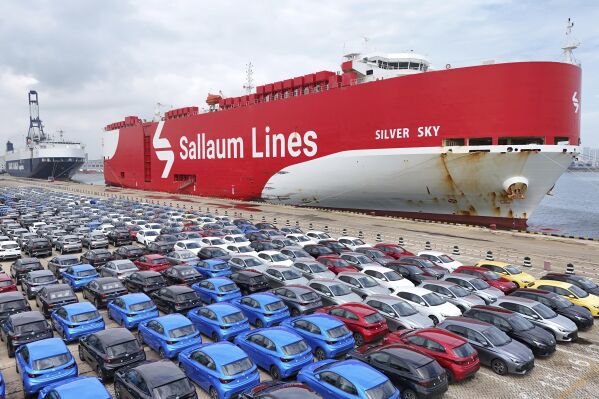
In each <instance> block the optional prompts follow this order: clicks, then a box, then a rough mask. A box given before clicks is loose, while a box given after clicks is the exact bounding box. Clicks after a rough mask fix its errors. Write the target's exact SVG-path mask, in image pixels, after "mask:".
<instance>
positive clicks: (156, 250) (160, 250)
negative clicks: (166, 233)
mask: <svg viewBox="0 0 599 399" xmlns="http://www.w3.org/2000/svg"><path fill="white" fill-rule="evenodd" d="M174 247H175V244H174V243H172V242H166V241H152V242H149V243H148V245H146V253H148V254H160V255H166V254H168V253H169V252H171V251H172V250H173V248H174Z"/></svg>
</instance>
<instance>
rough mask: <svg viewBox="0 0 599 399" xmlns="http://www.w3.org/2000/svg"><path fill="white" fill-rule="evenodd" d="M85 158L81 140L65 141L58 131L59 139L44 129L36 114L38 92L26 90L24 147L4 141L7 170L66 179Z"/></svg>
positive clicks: (8, 171)
mask: <svg viewBox="0 0 599 399" xmlns="http://www.w3.org/2000/svg"><path fill="white" fill-rule="evenodd" d="M85 160H86V154H85V149H84V147H83V145H81V143H78V142H71V141H66V140H64V138H63V137H62V131H59V137H58V139H53V138H52V137H50V136H49V135H48V134H46V133H45V132H44V128H43V125H42V121H41V119H40V117H39V102H38V95H37V92H36V91H34V90H31V91H30V92H29V132H28V133H27V139H26V145H25V148H21V149H15V148H14V145H13V143H11V142H10V141H9V142H7V143H6V155H5V162H6V172H7V173H8V174H9V175H11V176H16V177H27V178H35V179H49V180H54V179H56V180H68V179H70V178H71V177H72V176H73V174H75V173H76V172H77V171H78V170H79V168H80V167H81V165H83V163H84V162H85Z"/></svg>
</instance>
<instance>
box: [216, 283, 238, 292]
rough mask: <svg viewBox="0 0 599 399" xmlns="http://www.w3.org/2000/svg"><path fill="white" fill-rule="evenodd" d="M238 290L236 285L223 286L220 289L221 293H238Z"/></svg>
mask: <svg viewBox="0 0 599 399" xmlns="http://www.w3.org/2000/svg"><path fill="white" fill-rule="evenodd" d="M237 290H238V288H237V286H236V285H235V283H232V284H225V285H221V286H220V287H218V291H219V292H233V291H237Z"/></svg>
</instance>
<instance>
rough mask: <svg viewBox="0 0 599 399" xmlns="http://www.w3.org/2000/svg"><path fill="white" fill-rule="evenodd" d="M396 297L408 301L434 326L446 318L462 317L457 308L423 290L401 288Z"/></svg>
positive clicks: (419, 288) (436, 295) (432, 293)
mask: <svg viewBox="0 0 599 399" xmlns="http://www.w3.org/2000/svg"><path fill="white" fill-rule="evenodd" d="M396 295H397V296H398V297H400V298H401V299H403V300H405V301H408V302H409V303H410V305H412V306H414V308H415V309H416V310H417V311H418V312H420V314H422V315H424V316H426V317H428V318H429V319H431V320H432V321H433V323H434V324H437V323H440V322H442V321H443V320H445V318H447V317H453V316H461V315H462V312H460V309H459V308H458V307H457V306H455V305H454V304H452V303H449V302H447V301H446V300H445V298H443V297H442V296H440V295H439V294H436V293H434V292H432V291H429V290H427V289H425V288H421V287H414V288H402V289H401V290H400V291H399V292H397V294H396Z"/></svg>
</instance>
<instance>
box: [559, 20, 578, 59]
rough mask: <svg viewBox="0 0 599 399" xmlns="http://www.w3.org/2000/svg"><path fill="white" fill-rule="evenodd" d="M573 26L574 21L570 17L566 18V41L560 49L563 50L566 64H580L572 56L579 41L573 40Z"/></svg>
mask: <svg viewBox="0 0 599 399" xmlns="http://www.w3.org/2000/svg"><path fill="white" fill-rule="evenodd" d="M573 27H574V22H572V19H571V18H568V22H567V23H566V42H565V44H564V47H562V50H564V62H567V63H568V64H575V65H580V64H579V63H578V62H577V61H576V58H575V57H574V50H576V49H577V48H578V46H579V45H580V43H579V42H577V41H576V40H574V37H573V36H572V28H573Z"/></svg>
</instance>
